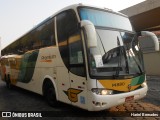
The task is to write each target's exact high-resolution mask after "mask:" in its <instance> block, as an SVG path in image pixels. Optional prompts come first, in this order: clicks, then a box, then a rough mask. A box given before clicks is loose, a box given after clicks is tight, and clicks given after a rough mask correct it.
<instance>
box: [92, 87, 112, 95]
mask: <svg viewBox="0 0 160 120" xmlns="http://www.w3.org/2000/svg"><path fill="white" fill-rule="evenodd" d="M91 91H92V92H93V93H96V94H97V95H112V94H113V91H112V90H107V89H100V88H92V90H91Z"/></svg>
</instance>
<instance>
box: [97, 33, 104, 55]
mask: <svg viewBox="0 0 160 120" xmlns="http://www.w3.org/2000/svg"><path fill="white" fill-rule="evenodd" d="M96 33H97V35H98V37H99V40H100V42H101V44H102V47H103V50H104V53H105V54H106V50H105V48H104V45H103V42H102V39H101V37H100V35H99V33H98V32H97V30H96Z"/></svg>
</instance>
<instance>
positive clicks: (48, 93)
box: [44, 83, 58, 107]
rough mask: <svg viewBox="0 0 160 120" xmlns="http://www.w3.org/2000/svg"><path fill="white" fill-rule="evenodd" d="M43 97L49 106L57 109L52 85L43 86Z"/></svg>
mask: <svg viewBox="0 0 160 120" xmlns="http://www.w3.org/2000/svg"><path fill="white" fill-rule="evenodd" d="M44 97H45V99H46V101H47V103H48V104H49V105H50V106H52V107H57V103H58V102H57V99H56V92H55V89H54V87H53V85H52V83H47V84H45V88H44Z"/></svg>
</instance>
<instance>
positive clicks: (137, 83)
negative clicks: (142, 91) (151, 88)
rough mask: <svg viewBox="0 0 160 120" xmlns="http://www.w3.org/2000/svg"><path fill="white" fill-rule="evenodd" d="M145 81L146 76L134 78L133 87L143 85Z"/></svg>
mask: <svg viewBox="0 0 160 120" xmlns="http://www.w3.org/2000/svg"><path fill="white" fill-rule="evenodd" d="M144 80H145V75H141V76H138V77H135V78H132V81H131V86H135V85H139V84H142V83H143V82H144Z"/></svg>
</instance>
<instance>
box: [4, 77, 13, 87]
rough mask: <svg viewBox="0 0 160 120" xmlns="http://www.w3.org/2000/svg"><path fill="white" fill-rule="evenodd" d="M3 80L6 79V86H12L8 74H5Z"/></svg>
mask: <svg viewBox="0 0 160 120" xmlns="http://www.w3.org/2000/svg"><path fill="white" fill-rule="evenodd" d="M5 81H6V86H7V88H8V89H11V88H12V84H11V81H10V75H8V76H6V75H5Z"/></svg>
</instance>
